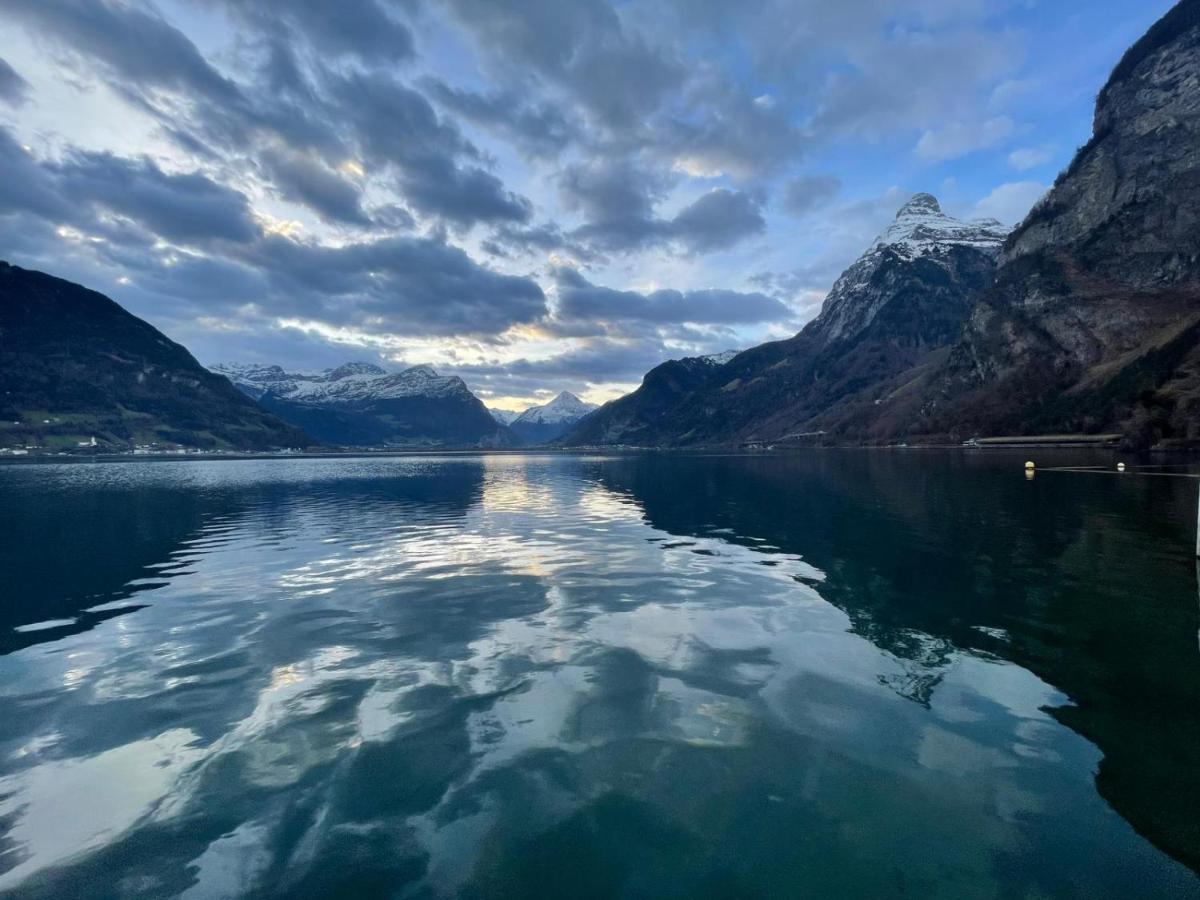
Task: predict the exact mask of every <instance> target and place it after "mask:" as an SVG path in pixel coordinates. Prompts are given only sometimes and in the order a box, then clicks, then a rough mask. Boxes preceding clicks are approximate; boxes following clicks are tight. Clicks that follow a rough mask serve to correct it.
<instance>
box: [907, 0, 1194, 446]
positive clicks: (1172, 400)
mask: <svg viewBox="0 0 1200 900" xmlns="http://www.w3.org/2000/svg"><path fill="white" fill-rule="evenodd" d="M1198 338H1200V2H1196V0H1185V2H1182V3H1180V4H1178V5H1177V6H1176V7H1175V8H1174V9H1173V10H1171V12H1169V13H1168V14H1167V15H1166V16H1165V17H1164V18H1163V19H1162V20H1160V21H1159V22H1158V23H1157V24H1156V25H1155V26H1154V27H1153V28H1152V29H1151V30H1150V31H1149V32H1148V33H1147V34H1146V36H1145V37H1143V38H1142V39H1141V40H1140V41H1139V42H1138V43H1137V44H1135V45H1134V46H1133V47H1132V48H1130V50H1129V51H1128V52H1127V53H1126V55H1125V57H1124V58H1123V59H1122V61H1121V62H1120V64H1119V65H1118V66H1117V68H1116V70H1115V71H1114V72H1113V75H1112V77H1111V78H1110V80H1109V82H1108V83H1107V84H1106V85H1105V86H1104V88H1103V90H1102V91H1101V92H1100V94H1099V97H1098V100H1097V103H1096V115H1095V123H1094V131H1093V136H1092V138H1091V140H1090V141H1088V143H1087V144H1086V145H1085V146H1084V147H1083V148H1081V149H1080V151H1079V153H1078V154H1077V155H1076V157H1075V159H1074V161H1073V162H1072V163H1071V165H1070V166H1069V168H1068V169H1067V170H1066V171H1065V172H1063V174H1062V175H1060V176H1059V179H1058V181H1057V183H1056V184H1055V185H1054V187H1053V188H1052V189H1051V191H1050V192H1049V193H1048V194H1047V195H1046V197H1045V198H1043V200H1042V201H1041V202H1040V203H1039V204H1038V205H1037V206H1036V207H1035V208H1034V209H1033V211H1032V212H1031V213H1030V214H1029V216H1028V217H1027V218H1026V220H1025V221H1024V222H1023V223H1022V224H1021V225H1020V226H1019V227H1018V228H1017V230H1016V231H1015V232H1014V233H1013V235H1012V237H1011V238H1010V239H1009V240H1008V242H1007V243H1006V245H1005V248H1004V252H1003V254H1002V256H1001V260H1000V267H999V270H998V273H997V278H996V285H995V287H994V289H993V290H991V291H989V292H988V293H987V294H986V295H985V296H984V297H983V298H982V300H981V302H980V303H979V304H978V305H977V306H976V308H975V309H974V310H973V311H972V314H971V316H970V317H969V319H968V322H967V326H966V329H965V331H964V335H963V339H962V341H961V343H960V344H959V345H958V346H957V347H956V348H955V350H954V353H953V356H952V359H951V360H950V363H949V365H948V366H947V369H946V371H945V373H944V378H945V381H944V385H943V388H942V389H941V390H940V391H938V390H934V391H933V392H932V395H931V398H930V399H929V401H928V402H927V404H926V407H925V411H926V412H927V413H929V418H928V420H927V421H926V424H925V427H926V429H927V430H929V431H932V432H950V433H954V434H956V435H964V434H969V433H1003V432H1010V433H1032V432H1039V431H1063V432H1077V431H1111V430H1119V431H1122V432H1125V433H1126V434H1127V435H1129V436H1130V438H1131V439H1132V440H1133V441H1135V442H1138V443H1144V444H1148V443H1156V442H1162V441H1166V442H1171V441H1178V440H1184V439H1191V440H1196V439H1198V438H1200V405H1198V398H1200V350H1198Z"/></svg>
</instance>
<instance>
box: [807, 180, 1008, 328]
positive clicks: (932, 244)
mask: <svg viewBox="0 0 1200 900" xmlns="http://www.w3.org/2000/svg"><path fill="white" fill-rule="evenodd" d="M1007 236H1008V229H1006V228H1005V227H1004V226H1003V225H1001V224H1000V223H999V222H997V221H996V220H995V219H977V220H974V221H970V222H964V221H962V220H960V219H955V218H954V217H952V216H948V215H946V214H945V213H943V212H942V207H941V205H940V204H939V203H938V201H937V198H936V197H934V196H933V195H932V194H916V195H915V196H914V197H913V198H912V199H911V200H909V201H908V202H907V203H905V204H904V205H903V206H902V207H900V210H899V212H897V213H896V218H895V219H894V220H893V221H892V224H891V225H889V226H888V228H887V230H886V231H885V232H884V233H883V234H881V235H880V236H879V237H878V238H876V240H875V242H874V243H873V244H872V245H871V246H870V248H868V249H867V252H866V253H864V254H863V255H862V256H860V257H859V258H858V259H857V260H856V261H855V262H854V263H853V265H851V266H850V268H848V269H846V271H845V272H843V273H842V274H841V277H839V278H838V280H837V281H835V282H834V284H833V287H832V288H831V289H830V291H829V294H828V296H826V298H825V303H824V304H823V305H822V307H821V313H820V315H818V316H817V318H816V319H815V320H813V322H812V323H811V328H812V329H813V331H814V332H815V333H816V334H819V335H820V336H821V337H822V338H823V339H824V340H825V341H826V342H829V341H834V340H837V339H839V338H843V337H847V336H849V335H851V334H854V333H857V332H859V331H861V330H862V329H863V328H865V327H866V326H868V325H870V323H871V322H872V321H873V319H874V317H875V314H876V313H877V312H878V309H879V305H878V304H877V303H873V302H871V299H872V297H873V296H874V295H876V294H879V295H880V296H883V295H884V293H886V292H884V293H881V292H879V291H875V290H873V289H872V286H871V285H872V280H873V279H874V278H875V276H876V273H878V272H879V271H880V270H881V268H882V267H883V266H884V265H885V264H887V263H896V262H916V261H917V260H921V259H929V260H933V261H942V262H944V261H946V260H947V257H948V254H950V253H954V252H958V251H960V250H961V249H964V248H965V249H968V250H976V251H978V252H980V253H983V254H985V255H986V256H989V257H997V256H999V254H1000V248H1001V246H1002V245H1003V243H1004V239H1005V238H1006V237H1007Z"/></svg>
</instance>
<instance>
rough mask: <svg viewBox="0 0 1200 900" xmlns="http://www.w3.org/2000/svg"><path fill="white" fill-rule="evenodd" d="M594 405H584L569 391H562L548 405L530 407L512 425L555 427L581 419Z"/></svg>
mask: <svg viewBox="0 0 1200 900" xmlns="http://www.w3.org/2000/svg"><path fill="white" fill-rule="evenodd" d="M595 408H596V405H595V404H594V403H585V402H584V401H582V400H580V399H579V398H578V397H576V396H575V395H574V394H572V393H571V392H570V391H562V392H560V393H559V395H558V396H557V397H555V398H554V399H553V400H551V401H550V402H549V403H543V404H541V405H540V406H531V407H529V409H527V410H525V412H523V413H521V414H520V415H519V416H517V417H516V419H514V420H513V423H514V424H517V423H520V424H526V425H530V424H534V425H556V424H559V423H562V422H574V421H577V420H579V419H582V418H583V417H584V416H586V415H587V414H588V413H590V412H591V411H592V410H593V409H595Z"/></svg>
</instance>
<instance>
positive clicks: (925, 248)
mask: <svg viewBox="0 0 1200 900" xmlns="http://www.w3.org/2000/svg"><path fill="white" fill-rule="evenodd" d="M1007 236H1008V229H1007V228H1005V227H1004V226H1003V225H1002V224H1000V223H999V222H998V221H996V220H995V219H972V220H970V221H966V222H964V221H963V220H961V219H956V218H954V217H953V216H948V215H946V214H945V213H944V212H942V206H941V204H940V203H938V201H937V198H936V197H934V196H933V195H932V194H916V195H914V196H913V198H912V199H911V200H909V201H908V202H907V203H905V204H904V205H903V206H901V207H900V210H899V212H897V213H896V218H895V219H894V220H892V224H891V225H889V226H888V228H887V230H886V231H884V233H883V234H881V235H880V236H879V237H878V238H876V239H875V243H874V244H872V245H871V249H870V250H868V251H867V252H868V254H869V253H871V252H874V251H876V250H880V249H882V248H885V247H886V248H889V249H891V250H894V251H895V252H897V253H900V254H901V255H904V256H908V257H910V258H915V257H917V256H923V255H925V254H927V253H933V252H936V251H938V250H941V249H944V248H946V247H951V246H969V247H976V248H978V249H980V250H987V251H989V252H993V251H994V252H999V250H1000V245H1001V244H1003V243H1004V239H1005V238H1006V237H1007Z"/></svg>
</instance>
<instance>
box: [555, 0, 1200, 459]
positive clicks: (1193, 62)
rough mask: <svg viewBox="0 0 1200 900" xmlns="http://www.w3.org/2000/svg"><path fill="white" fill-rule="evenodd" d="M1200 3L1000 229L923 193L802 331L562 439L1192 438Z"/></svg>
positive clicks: (1105, 101) (1127, 66) (1175, 16)
mask: <svg viewBox="0 0 1200 900" xmlns="http://www.w3.org/2000/svg"><path fill="white" fill-rule="evenodd" d="M1197 84H1200V0H1185V2H1182V3H1179V4H1178V5H1176V6H1175V7H1174V8H1173V9H1172V10H1171V11H1170V12H1169V13H1167V15H1166V16H1164V17H1163V19H1161V20H1160V21H1159V22H1158V23H1157V24H1155V25H1154V26H1153V27H1152V28H1151V29H1150V31H1149V32H1148V33H1147V34H1146V35H1145V37H1143V38H1142V39H1141V40H1139V41H1138V42H1137V43H1136V44H1135V45H1134V46H1133V47H1132V48H1130V50H1129V51H1128V52H1127V53H1126V54H1125V56H1124V57H1123V58H1122V60H1121V62H1120V63H1119V64H1118V66H1117V67H1116V69H1115V70H1114V72H1113V74H1112V77H1111V78H1110V79H1109V81H1108V83H1107V84H1106V85H1105V86H1104V88H1103V89H1102V90H1101V92H1100V94H1099V97H1098V100H1097V104H1096V117H1095V125H1094V129H1093V136H1092V138H1091V140H1089V141H1088V143H1087V144H1086V145H1085V146H1084V147H1082V148H1081V149H1080V150H1079V152H1078V153H1077V154H1076V156H1075V159H1074V160H1073V161H1072V162H1071V164H1070V166H1069V167H1068V168H1067V169H1066V171H1064V172H1063V173H1062V174H1061V175H1060V176H1059V178H1058V180H1057V182H1056V183H1055V185H1054V187H1053V188H1052V189H1051V190H1050V192H1049V193H1048V194H1047V195H1046V197H1044V198H1043V199H1042V200H1041V201H1040V202H1039V203H1038V204H1037V205H1036V206H1035V207H1034V209H1033V210H1032V211H1031V212H1030V213H1029V215H1028V216H1027V217H1026V219H1025V221H1024V222H1023V223H1021V225H1019V226H1018V227H1017V229H1016V230H1015V231H1014V232H1013V233H1012V234H1011V235H1008V236H1006V235H1005V234H1004V230H1003V229H1002V228H1001V227H1000V226H999V223H997V222H994V221H988V220H985V221H976V222H960V221H957V220H955V219H952V218H951V217H949V216H946V215H945V214H944V213H942V211H941V209H940V207H939V205H938V203H937V201H936V200H935V199H934V198H933V197H932V196H930V195H928V194H918V195H917V196H915V197H913V198H912V200H910V201H909V202H908V203H907V204H905V205H904V207H903V208H901V210H900V211H899V213H898V214H897V216H896V219H895V221H894V222H893V223H892V225H891V226H890V227H889V228H888V229H887V231H886V232H885V233H884V234H883V235H881V236H880V237H879V239H878V240H877V241H876V242H875V243H874V244H873V245H872V246H871V247H870V248H869V249H868V250H867V251H866V253H864V255H863V256H862V257H861V258H860V259H859V260H857V261H856V262H855V263H854V264H853V265H852V266H850V268H849V269H847V270H846V271H845V272H844V273H843V274H842V276H841V277H840V278H839V279H838V280H837V282H836V283H835V284H834V286H833V288H832V289H831V291H830V293H829V295H828V297H827V298H826V300H825V303H824V306H823V308H822V310H821V313H820V315H819V316H818V317H817V318H816V319H815V320H813V321H812V322H810V323H809V324H808V325H807V326H806V327H805V328H804V330H803V331H801V332H800V333H799V334H798V335H796V336H795V337H793V338H790V339H788V340H785V341H778V342H774V343H770V344H764V345H762V346H759V347H755V348H752V349H750V350H747V351H745V352H743V353H740V354H738V355H737V356H735V357H734V358H733V359H731V360H729V361H728V362H725V363H723V364H722V365H718V366H712V365H705V364H704V363H702V362H700V361H697V360H675V361H671V362H667V363H664V364H662V365H661V366H659V367H657V368H656V369H654V370H652V371H651V372H649V373H648V374H647V375H646V376H645V378H644V380H643V382H642V385H641V387H639V388H638V389H637V390H636V391H634V392H633V393H632V394H630V395H628V396H626V397H622V398H620V399H619V400H616V401H613V402H612V403H609V404H607V405H606V406H604V407H602V408H601V409H600V410H599V411H597V412H596V413H594V414H593V415H591V416H588V417H587V418H586V419H585V420H584V421H582V422H581V423H580V425H579V426H578V427H577V428H575V429H573V430H572V431H571V432H570V433H569V434H568V435H566V436H565V438H564V439H563V441H564V443H566V444H567V445H576V446H578V445H593V444H637V445H654V446H695V445H729V444H754V443H769V444H785V445H786V444H789V443H863V442H866V443H875V442H888V441H895V440H899V439H904V440H909V439H913V440H926V441H930V440H943V441H944V440H954V441H960V440H965V439H969V438H972V437H977V436H991V435H1032V434H1053V433H1057V434H1101V433H1117V434H1120V435H1122V436H1123V437H1124V439H1125V441H1126V442H1128V443H1129V444H1131V445H1135V446H1150V445H1164V446H1170V445H1172V444H1175V445H1179V444H1195V443H1197V442H1200V218H1198V217H1197V213H1196V210H1197V208H1198V205H1200V91H1198V90H1197V89H1196V85H1197Z"/></svg>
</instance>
